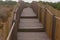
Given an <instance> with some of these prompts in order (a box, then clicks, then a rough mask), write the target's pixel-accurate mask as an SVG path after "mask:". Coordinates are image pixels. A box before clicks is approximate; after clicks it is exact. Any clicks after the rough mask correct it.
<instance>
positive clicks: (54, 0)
mask: <svg viewBox="0 0 60 40" xmlns="http://www.w3.org/2000/svg"><path fill="white" fill-rule="evenodd" d="M13 1H18V0H13ZM23 1H25V2H32V1H40V0H23ZM41 1H48V2H59V1H60V0H41Z"/></svg>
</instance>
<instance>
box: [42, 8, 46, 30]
mask: <svg viewBox="0 0 60 40" xmlns="http://www.w3.org/2000/svg"><path fill="white" fill-rule="evenodd" d="M44 9H45V13H44V24H43V25H44V29H45V31H46V13H47V9H46V8H44Z"/></svg>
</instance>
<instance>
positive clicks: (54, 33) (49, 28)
mask: <svg viewBox="0 0 60 40" xmlns="http://www.w3.org/2000/svg"><path fill="white" fill-rule="evenodd" d="M38 15H39V16H38V17H39V20H40V22H41V23H42V24H43V25H44V28H45V31H46V32H47V34H48V36H49V38H50V40H60V36H59V33H60V32H59V30H60V25H59V24H60V17H57V16H56V15H54V14H53V13H52V12H51V11H50V10H49V9H48V8H46V7H45V6H44V7H41V6H39V10H38Z"/></svg>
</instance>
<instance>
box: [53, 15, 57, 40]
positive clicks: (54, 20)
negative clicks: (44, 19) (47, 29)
mask: <svg viewBox="0 0 60 40" xmlns="http://www.w3.org/2000/svg"><path fill="white" fill-rule="evenodd" d="M52 19H53V20H52V40H55V30H56V18H55V15H53V17H52Z"/></svg>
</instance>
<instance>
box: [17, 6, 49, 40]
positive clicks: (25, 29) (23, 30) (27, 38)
mask: <svg viewBox="0 0 60 40" xmlns="http://www.w3.org/2000/svg"><path fill="white" fill-rule="evenodd" d="M21 17H22V18H20V24H19V32H17V37H18V40H49V39H48V36H47V34H46V33H45V32H40V31H39V30H41V29H43V28H44V27H43V25H42V24H41V23H40V22H39V20H38V18H37V17H36V14H35V13H34V12H33V10H32V9H31V8H29V7H28V8H25V9H24V10H23V12H22V15H21ZM24 17H25V18H24ZM27 17H29V18H27ZM30 17H31V18H30ZM32 17H34V18H32ZM36 30H37V31H36ZM38 31H39V32H38Z"/></svg>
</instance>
